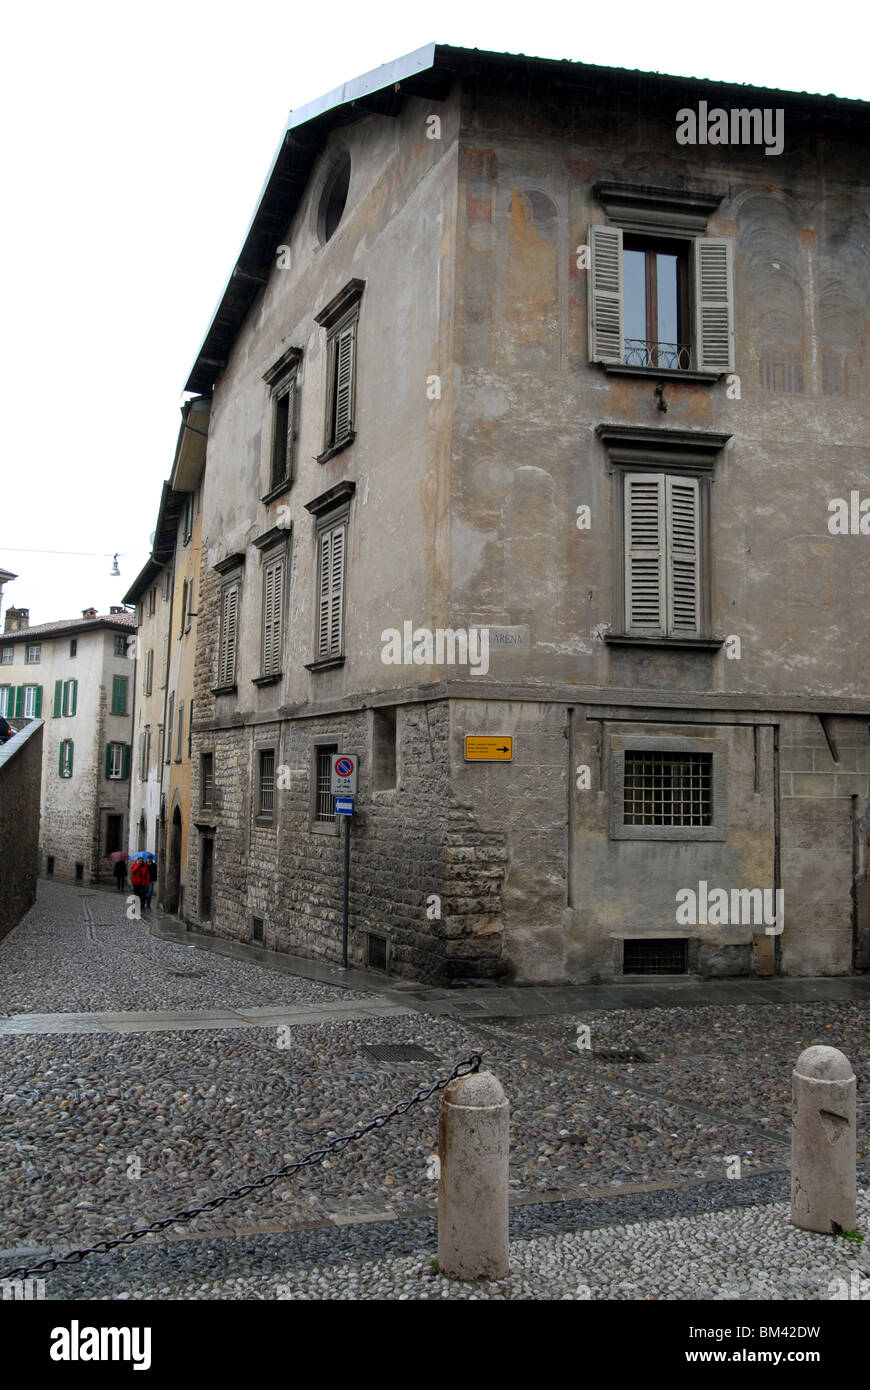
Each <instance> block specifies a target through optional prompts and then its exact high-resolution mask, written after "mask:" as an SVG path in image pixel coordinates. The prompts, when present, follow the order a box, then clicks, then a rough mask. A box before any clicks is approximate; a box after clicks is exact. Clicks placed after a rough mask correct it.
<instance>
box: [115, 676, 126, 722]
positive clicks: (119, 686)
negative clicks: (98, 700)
mask: <svg viewBox="0 0 870 1390" xmlns="http://www.w3.org/2000/svg"><path fill="white" fill-rule="evenodd" d="M112 713H113V714H126V713H127V677H126V676H113V677H112Z"/></svg>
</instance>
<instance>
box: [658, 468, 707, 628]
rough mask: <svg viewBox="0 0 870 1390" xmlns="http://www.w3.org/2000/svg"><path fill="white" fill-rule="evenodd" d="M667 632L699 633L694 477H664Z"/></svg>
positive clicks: (695, 483) (697, 500)
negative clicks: (665, 497)
mask: <svg viewBox="0 0 870 1390" xmlns="http://www.w3.org/2000/svg"><path fill="white" fill-rule="evenodd" d="M665 483H666V489H667V491H666V496H667V534H668V556H667V560H668V632H670V633H673V634H674V635H680V636H688V637H697V636H698V635H699V633H700V630H701V613H700V593H699V581H698V550H699V545H698V517H699V492H698V479H697V478H677V477H670V476H668V477H666V479H665Z"/></svg>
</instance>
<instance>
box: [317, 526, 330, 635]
mask: <svg viewBox="0 0 870 1390" xmlns="http://www.w3.org/2000/svg"><path fill="white" fill-rule="evenodd" d="M331 554H332V533H331V532H330V531H324V532H323V533H322V534H321V537H320V560H319V563H318V584H319V589H320V592H319V595H318V610H317V655H318V656H319V657H323V656H328V655H329V571H330V563H329V559H330V555H331Z"/></svg>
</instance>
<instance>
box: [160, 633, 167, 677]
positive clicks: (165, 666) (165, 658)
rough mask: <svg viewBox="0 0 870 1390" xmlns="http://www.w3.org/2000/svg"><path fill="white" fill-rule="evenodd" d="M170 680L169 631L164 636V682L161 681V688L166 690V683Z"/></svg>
mask: <svg viewBox="0 0 870 1390" xmlns="http://www.w3.org/2000/svg"><path fill="white" fill-rule="evenodd" d="M168 680H169V633H168V632H167V633H166V635H165V637H164V638H163V680H162V682H161V689H164V690H165V688H166V684H167V682H168Z"/></svg>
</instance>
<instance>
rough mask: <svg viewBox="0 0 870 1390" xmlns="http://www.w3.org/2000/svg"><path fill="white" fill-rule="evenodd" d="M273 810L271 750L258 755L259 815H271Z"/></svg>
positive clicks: (273, 759)
mask: <svg viewBox="0 0 870 1390" xmlns="http://www.w3.org/2000/svg"><path fill="white" fill-rule="evenodd" d="M274 808H275V754H274V752H273V751H272V750H271V749H268V750H264V751H263V752H261V754H260V814H261V815H271V814H272V811H273V810H274Z"/></svg>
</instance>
